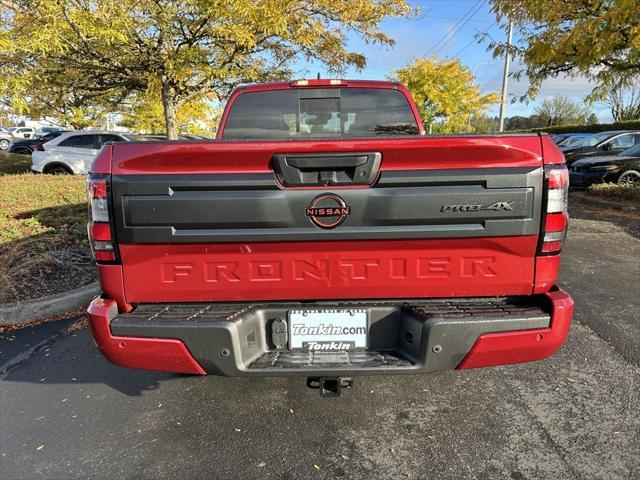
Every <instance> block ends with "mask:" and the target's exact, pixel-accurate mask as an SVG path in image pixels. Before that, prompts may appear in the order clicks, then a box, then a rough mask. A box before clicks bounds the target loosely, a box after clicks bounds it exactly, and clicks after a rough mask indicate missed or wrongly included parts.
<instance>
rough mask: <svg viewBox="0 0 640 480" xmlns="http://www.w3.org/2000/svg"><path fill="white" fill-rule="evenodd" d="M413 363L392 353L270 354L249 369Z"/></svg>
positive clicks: (400, 365) (401, 365)
mask: <svg viewBox="0 0 640 480" xmlns="http://www.w3.org/2000/svg"><path fill="white" fill-rule="evenodd" d="M409 366H411V362H409V361H408V360H405V359H403V358H400V357H398V356H397V355H394V354H393V353H392V352H373V351H353V352H289V351H282V352H268V353H266V354H264V355H263V356H262V357H260V358H259V359H258V360H256V361H255V362H253V363H252V364H251V365H250V367H249V368H251V369H261V368H282V369H286V368H294V369H295V368H349V367H360V368H384V367H409Z"/></svg>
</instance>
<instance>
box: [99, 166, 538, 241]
mask: <svg viewBox="0 0 640 480" xmlns="http://www.w3.org/2000/svg"><path fill="white" fill-rule="evenodd" d="M542 178H543V171H542V169H541V168H534V167H531V168H497V169H494V168H492V169H464V170H413V171H401V172H399V171H383V172H382V173H381V175H380V178H379V179H378V181H377V183H376V184H375V186H373V187H371V188H327V189H322V190H318V189H290V190H285V189H281V188H279V187H278V185H277V183H276V181H275V178H274V175H273V174H215V175H211V174H208V175H114V176H113V178H112V182H113V193H114V205H115V209H116V232H117V238H118V241H119V242H122V243H202V242H264V241H305V240H314V241H315V240H361V239H409V238H452V237H455V238H464V237H499V236H514V235H535V234H537V233H538V232H539V227H540V211H541V206H540V204H541V199H542ZM325 192H326V193H334V194H336V195H339V196H340V197H341V198H343V199H344V201H345V202H346V204H347V205H348V206H349V207H350V215H349V216H348V217H347V218H346V219H345V221H344V222H343V223H342V224H341V225H339V226H338V227H336V228H335V229H332V230H323V229H320V228H318V227H317V226H315V225H314V224H313V223H312V222H311V221H310V219H309V218H308V217H307V216H306V215H305V211H306V208H307V207H308V206H309V204H310V202H311V201H312V200H313V199H314V198H315V197H317V196H318V195H320V194H321V193H325ZM501 203H505V204H507V205H508V207H506V208H498V209H494V210H477V211H473V210H466V211H465V206H468V205H479V206H482V207H487V206H490V205H495V204H498V205H499V204H501Z"/></svg>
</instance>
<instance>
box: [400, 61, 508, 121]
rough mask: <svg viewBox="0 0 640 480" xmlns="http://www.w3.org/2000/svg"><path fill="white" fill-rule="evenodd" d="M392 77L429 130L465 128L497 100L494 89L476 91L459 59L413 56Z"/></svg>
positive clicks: (470, 77) (469, 75) (476, 88)
mask: <svg viewBox="0 0 640 480" xmlns="http://www.w3.org/2000/svg"><path fill="white" fill-rule="evenodd" d="M392 78H393V79H396V80H398V81H399V82H401V83H403V84H404V85H406V86H407V88H408V89H409V91H410V92H411V95H412V96H413V98H414V100H415V102H416V104H417V105H418V108H419V109H420V115H421V116H422V121H423V122H424V124H425V127H426V128H427V130H429V131H430V132H431V133H454V132H463V131H469V130H471V126H470V121H471V118H472V117H474V116H477V115H480V114H482V113H483V112H484V111H485V110H487V109H488V108H489V106H490V105H491V104H493V103H496V102H497V101H498V98H497V96H496V94H495V93H488V94H483V93H482V92H481V91H480V88H479V87H478V86H477V85H475V84H474V83H473V80H474V78H473V75H472V73H471V71H470V70H469V69H468V68H466V67H463V66H462V64H461V63H460V61H459V60H439V59H437V58H435V57H431V58H428V59H417V60H414V61H413V63H411V64H409V65H407V66H406V67H404V68H401V69H400V70H397V71H396V72H395V73H394V75H393V77H392Z"/></svg>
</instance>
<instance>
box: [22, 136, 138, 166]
mask: <svg viewBox="0 0 640 480" xmlns="http://www.w3.org/2000/svg"><path fill="white" fill-rule="evenodd" d="M135 139H136V138H135V137H134V136H133V135H129V134H126V133H120V132H98V131H76V132H65V133H63V134H62V135H60V136H59V137H56V138H54V139H53V140H50V141H48V142H47V143H44V144H42V145H36V146H34V151H33V153H32V154H31V170H33V171H34V172H41V173H53V174H60V173H75V174H86V173H87V172H88V171H89V167H90V166H91V162H93V160H94V159H95V158H96V155H97V154H98V151H99V150H100V148H101V147H102V145H104V144H105V143H107V142H130V141H132V140H135Z"/></svg>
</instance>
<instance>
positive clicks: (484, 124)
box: [471, 113, 498, 133]
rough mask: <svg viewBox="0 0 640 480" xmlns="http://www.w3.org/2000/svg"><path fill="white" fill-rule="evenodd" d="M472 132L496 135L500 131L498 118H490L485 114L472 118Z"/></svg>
mask: <svg viewBox="0 0 640 480" xmlns="http://www.w3.org/2000/svg"><path fill="white" fill-rule="evenodd" d="M471 130H472V131H474V132H477V133H494V132H497V131H498V117H490V116H489V115H486V114H484V113H481V114H479V115H475V116H474V117H473V118H471Z"/></svg>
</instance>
